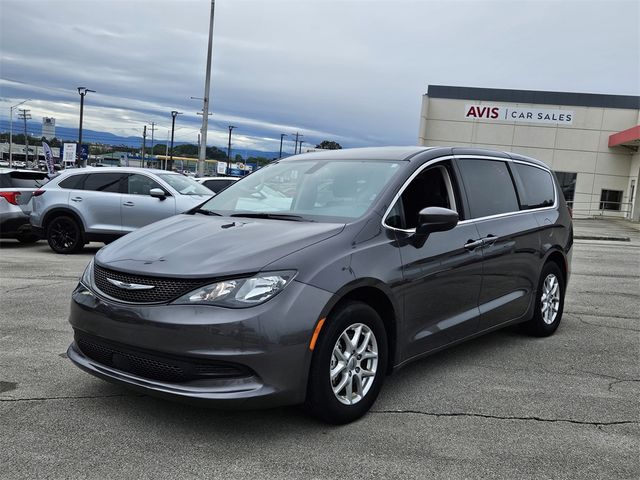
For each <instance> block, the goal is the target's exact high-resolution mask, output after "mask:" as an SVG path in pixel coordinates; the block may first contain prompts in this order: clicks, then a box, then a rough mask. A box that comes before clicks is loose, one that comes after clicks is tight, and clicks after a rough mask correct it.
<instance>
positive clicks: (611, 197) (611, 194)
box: [600, 190, 622, 210]
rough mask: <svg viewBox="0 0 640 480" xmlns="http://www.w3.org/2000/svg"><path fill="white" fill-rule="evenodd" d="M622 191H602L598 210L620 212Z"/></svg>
mask: <svg viewBox="0 0 640 480" xmlns="http://www.w3.org/2000/svg"><path fill="white" fill-rule="evenodd" d="M621 202H622V190H602V193H601V194H600V210H620V204H621Z"/></svg>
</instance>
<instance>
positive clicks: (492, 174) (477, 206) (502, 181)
mask: <svg viewBox="0 0 640 480" xmlns="http://www.w3.org/2000/svg"><path fill="white" fill-rule="evenodd" d="M458 165H459V166H460V172H461V174H462V179H463V181H464V185H465V189H466V191H467V198H468V200H469V210H470V213H471V218H480V217H487V216H489V215H498V214H500V213H509V212H517V211H519V210H520V207H519V205H518V197H517V196H516V190H515V187H514V186H513V180H512V179H511V174H510V173H509V168H508V167H507V164H506V163H505V162H501V161H499V160H475V159H474V160H464V159H462V160H459V162H458Z"/></svg>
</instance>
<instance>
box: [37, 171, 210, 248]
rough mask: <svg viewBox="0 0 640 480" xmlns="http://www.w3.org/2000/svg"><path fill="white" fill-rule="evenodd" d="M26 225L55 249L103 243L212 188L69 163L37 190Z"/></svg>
mask: <svg viewBox="0 0 640 480" xmlns="http://www.w3.org/2000/svg"><path fill="white" fill-rule="evenodd" d="M36 195H37V196H36V197H35V199H34V200H35V201H34V204H33V211H32V212H31V225H32V229H33V231H34V232H36V233H37V234H38V235H40V236H41V237H44V238H46V239H47V241H48V242H49V246H50V247H51V249H52V250H53V251H55V252H57V253H74V252H78V251H79V250H81V249H82V248H83V247H84V245H85V244H86V243H88V242H92V241H98V242H105V243H108V242H110V241H113V240H115V239H116V238H118V237H121V236H123V235H125V234H127V233H129V232H131V231H133V230H135V229H137V228H140V227H143V226H145V225H148V224H150V223H153V222H156V221H158V220H162V219H164V218H166V217H170V216H172V215H175V214H177V213H181V212H183V211H185V210H189V209H190V208H192V207H194V206H195V205H198V204H199V203H202V202H204V201H205V200H207V199H208V198H210V197H211V195H213V192H212V191H211V190H209V189H208V188H206V187H205V186H203V185H201V184H199V183H198V182H196V181H194V180H193V179H190V178H187V177H185V176H184V175H180V174H178V173H173V172H167V171H164V170H151V169H144V168H133V167H126V168H125V167H101V168H91V169H89V168H74V169H70V170H68V171H65V172H64V173H63V174H62V175H60V176H59V177H56V178H54V179H53V180H52V181H51V182H49V183H48V184H47V185H46V186H45V187H44V188H42V189H40V190H38V191H37V192H36Z"/></svg>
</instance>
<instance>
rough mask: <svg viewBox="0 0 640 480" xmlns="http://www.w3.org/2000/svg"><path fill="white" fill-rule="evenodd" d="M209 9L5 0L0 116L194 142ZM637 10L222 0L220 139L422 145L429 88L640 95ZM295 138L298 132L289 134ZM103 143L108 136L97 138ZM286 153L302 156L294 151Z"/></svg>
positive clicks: (400, 0) (216, 117)
mask: <svg viewBox="0 0 640 480" xmlns="http://www.w3.org/2000/svg"><path fill="white" fill-rule="evenodd" d="M209 9H210V1H209V0H127V1H124V0H46V1H45V0H19V1H14V0H0V62H1V63H0V109H1V110H0V112H1V113H0V119H4V120H6V119H7V118H8V116H9V106H10V105H13V104H15V103H17V102H20V101H22V100H23V99H25V98H30V99H32V100H31V101H30V102H28V108H30V109H31V114H32V115H33V117H34V119H39V118H40V117H42V116H45V115H46V116H53V117H55V118H56V120H57V123H58V125H62V126H68V127H76V126H77V123H78V101H79V97H78V94H77V91H76V87H77V86H87V87H89V88H91V89H94V90H97V93H90V94H89V95H88V96H87V97H86V106H85V123H84V125H85V128H88V129H94V130H102V131H109V132H113V133H117V134H119V135H127V136H133V135H137V136H139V135H141V132H142V127H143V125H144V124H145V123H146V124H148V125H150V124H151V122H155V123H156V124H158V126H159V127H158V130H157V131H156V139H159V140H161V141H164V140H166V136H167V131H168V127H170V113H169V112H170V111H171V110H179V111H181V112H184V115H182V116H181V117H178V122H177V128H178V129H177V130H176V139H178V140H184V141H189V140H192V141H194V142H195V141H196V139H197V134H198V130H199V127H200V122H201V120H200V119H201V117H200V116H198V115H197V114H196V112H197V111H199V110H201V109H202V102H201V101H197V100H190V99H189V97H191V96H196V97H202V96H203V92H204V70H205V64H206V48H207V38H208V23H209ZM639 18H640V1H638V0H634V1H615V0H601V1H590V2H588V1H571V0H551V1H525V0H522V1H520V0H509V1H488V0H475V1H457V0H446V1H444V0H441V1H429V0H421V1H419V0H413V1H405V0H384V1H382V0H334V1H331V0H296V1H293V0H290V1H284V0H262V1H255V0H253V1H250V0H218V1H216V9H215V27H214V47H213V69H212V72H213V74H212V90H211V95H212V105H211V107H210V111H212V112H213V115H212V117H210V118H211V121H210V128H209V144H216V145H225V144H226V139H227V125H230V124H233V125H235V126H237V127H238V128H237V130H235V131H234V147H235V148H238V149H242V148H257V149H266V150H272V151H274V150H275V151H277V150H278V147H279V139H280V133H286V134H289V135H290V134H291V133H294V132H296V131H299V132H301V133H302V134H304V141H305V142H308V143H318V142H320V141H322V140H324V139H329V140H336V141H338V142H339V143H341V144H342V145H343V146H348V147H349V146H363V145H385V144H387V145H388V144H415V143H416V142H417V136H418V123H419V116H420V104H421V96H422V95H423V94H424V93H425V92H426V89H427V86H428V85H430V84H433V85H438V84H440V85H461V86H477V87H493V88H515V89H532V90H554V91H570V92H592V93H608V94H626V95H629V94H631V95H638V94H640V26H639V25H640V22H639V21H638V20H639ZM288 138H289V139H291V136H289V137H288ZM90 140H94V141H96V140H99V139H90ZM289 148H291V146H290V145H289Z"/></svg>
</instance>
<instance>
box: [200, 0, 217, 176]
mask: <svg viewBox="0 0 640 480" xmlns="http://www.w3.org/2000/svg"><path fill="white" fill-rule="evenodd" d="M215 5H216V2H215V0H211V14H210V18H209V45H208V46H207V71H206V76H205V82H204V98H203V99H202V129H201V130H200V133H201V136H200V150H199V152H198V176H199V177H202V176H204V160H205V158H206V156H207V129H208V124H209V94H210V91H211V50H212V47H213V13H214V11H215Z"/></svg>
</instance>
